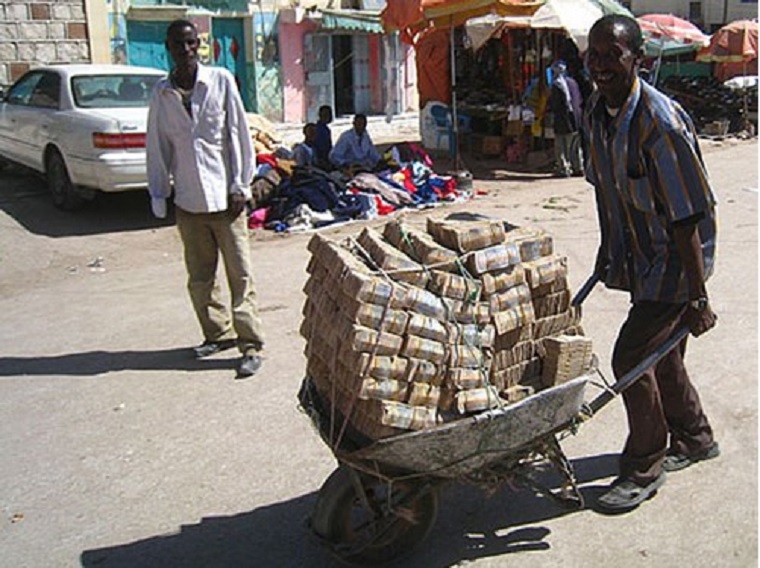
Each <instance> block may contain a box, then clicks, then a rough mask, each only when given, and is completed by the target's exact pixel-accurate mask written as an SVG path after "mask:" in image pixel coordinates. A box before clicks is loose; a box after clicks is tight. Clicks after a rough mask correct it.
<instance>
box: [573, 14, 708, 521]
mask: <svg viewBox="0 0 760 568" xmlns="http://www.w3.org/2000/svg"><path fill="white" fill-rule="evenodd" d="M642 56H643V51H642V35H641V30H640V28H639V26H638V24H637V23H636V20H634V19H631V18H628V17H625V16H618V15H613V16H605V17H604V18H602V19H600V20H598V21H597V22H596V23H595V24H594V26H593V27H592V28H591V31H590V33H589V48H588V51H587V53H586V64H587V66H588V69H589V71H590V73H591V77H592V79H593V80H594V82H595V83H596V86H597V91H596V92H595V93H594V95H593V96H592V98H591V99H590V101H589V105H588V107H587V114H586V125H585V126H586V136H587V140H588V142H589V148H590V152H589V154H590V155H589V159H588V164H587V168H586V177H587V179H588V181H589V182H590V183H591V184H592V185H593V186H594V188H595V192H596V199H597V209H598V213H599V224H600V229H601V246H600V247H599V252H598V255H597V260H596V265H595V270H594V275H593V276H592V278H591V279H590V281H589V284H588V285H587V291H588V289H589V288H590V287H591V286H592V285H593V283H595V282H596V281H599V280H601V281H602V282H603V283H604V284H605V285H606V286H607V287H608V288H612V289H619V290H626V291H628V292H630V294H631V309H630V311H629V313H628V318H627V319H626V321H625V322H624V323H623V326H622V328H621V329H620V333H619V335H618V338H617V341H616V343H615V348H614V352H613V355H612V368H613V371H614V373H615V376H616V378H618V379H619V378H620V377H621V376H623V375H625V374H626V373H628V372H629V371H630V370H631V369H633V368H634V367H636V365H637V364H638V363H639V362H640V361H641V360H642V359H643V358H644V357H645V356H647V355H649V354H650V353H652V352H653V351H656V349H657V348H658V347H659V346H661V345H662V344H663V343H664V342H665V341H666V339H668V338H671V340H672V341H671V344H672V345H674V348H673V349H671V350H670V351H669V352H668V353H667V354H665V355H663V356H662V358H661V359H660V360H659V361H658V362H656V363H655V364H654V365H653V366H652V367H650V368H649V369H647V370H646V371H645V372H644V373H643V375H641V377H640V378H639V379H638V380H634V381H631V382H630V384H629V385H626V386H623V388H621V389H619V390H622V391H623V399H624V401H625V407H626V412H627V415H628V424H629V435H628V439H627V441H626V444H625V447H624V449H623V453H622V455H621V458H620V474H619V477H618V478H617V479H616V480H615V481H614V482H613V483H612V485H611V486H610V488H609V490H608V491H607V492H606V493H604V494H603V495H602V496H601V497H600V498H599V500H598V503H597V504H598V507H599V508H600V509H601V510H602V511H605V512H609V513H618V512H625V511H629V510H631V509H634V508H636V507H637V506H638V505H640V504H641V503H642V502H643V501H645V500H647V499H649V498H651V497H652V496H654V494H655V493H656V492H657V490H658V489H659V488H660V487H661V486H662V484H663V483H664V482H665V475H666V474H665V472H673V471H678V470H681V469H683V468H685V467H688V466H690V465H692V464H694V463H696V462H699V461H702V460H706V459H711V458H714V457H717V456H718V454H719V449H718V444H717V442H716V441H715V440H714V438H713V432H712V428H711V427H710V424H709V422H708V420H707V416H706V415H705V413H704V411H703V409H702V405H701V403H700V400H699V395H698V394H697V390H696V388H695V387H694V385H693V384H692V383H691V381H690V380H689V376H688V374H687V372H686V369H685V367H684V354H685V351H686V341H687V336H688V334H689V332H690V333H691V334H692V335H694V336H695V337H698V336H700V335H701V334H703V333H705V332H706V331H708V330H710V329H711V328H712V327H713V326H714V325H715V322H716V319H717V318H716V316H715V314H714V313H713V311H712V308H711V307H710V304H709V301H708V297H707V289H706V286H705V281H706V280H707V278H708V277H709V276H710V274H711V273H712V271H713V266H714V258H715V198H714V197H713V193H712V190H711V188H710V184H709V182H708V180H707V172H706V171H705V167H704V164H703V162H702V157H701V154H700V150H699V146H698V143H697V138H696V133H695V130H694V126H693V124H692V122H691V119H690V118H689V116H688V115H687V114H686V112H685V111H684V110H683V109H682V108H681V106H680V105H679V104H678V103H677V102H675V101H673V100H671V99H669V98H668V97H666V96H665V95H663V94H662V93H660V92H659V91H657V90H656V89H654V87H651V86H650V85H648V84H647V83H645V82H644V81H641V80H640V79H639V78H638V77H637V71H638V66H639V63H640V61H641V58H642ZM623 389H625V390H623Z"/></svg>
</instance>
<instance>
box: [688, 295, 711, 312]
mask: <svg viewBox="0 0 760 568" xmlns="http://www.w3.org/2000/svg"><path fill="white" fill-rule="evenodd" d="M689 307H690V308H691V309H692V310H696V311H698V312H703V311H705V308H707V296H701V297H699V298H697V299H696V300H690V301H689Z"/></svg>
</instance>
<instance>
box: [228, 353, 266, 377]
mask: <svg viewBox="0 0 760 568" xmlns="http://www.w3.org/2000/svg"><path fill="white" fill-rule="evenodd" d="M261 363H262V360H261V355H256V354H254V355H243V358H242V359H241V360H240V366H239V367H238V374H237V377H235V378H236V379H247V378H248V377H252V376H253V375H255V374H256V371H258V370H259V368H261Z"/></svg>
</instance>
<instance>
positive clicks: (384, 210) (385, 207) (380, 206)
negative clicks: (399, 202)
mask: <svg viewBox="0 0 760 568" xmlns="http://www.w3.org/2000/svg"><path fill="white" fill-rule="evenodd" d="M375 205H376V206H377V214H378V215H388V214H390V213H393V212H394V211H395V210H396V208H395V207H394V206H393V205H391V204H390V203H388V202H387V201H385V200H384V199H383V198H382V197H380V196H379V195H375Z"/></svg>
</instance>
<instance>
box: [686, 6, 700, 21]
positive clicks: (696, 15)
mask: <svg viewBox="0 0 760 568" xmlns="http://www.w3.org/2000/svg"><path fill="white" fill-rule="evenodd" d="M689 19H690V20H691V21H692V22H701V21H702V2H689Z"/></svg>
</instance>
